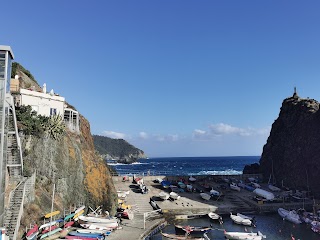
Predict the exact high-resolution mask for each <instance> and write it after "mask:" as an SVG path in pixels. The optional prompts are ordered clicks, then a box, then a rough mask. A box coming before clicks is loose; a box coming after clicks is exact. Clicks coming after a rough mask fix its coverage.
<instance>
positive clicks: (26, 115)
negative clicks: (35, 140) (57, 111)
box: [16, 106, 65, 140]
mask: <svg viewBox="0 0 320 240" xmlns="http://www.w3.org/2000/svg"><path fill="white" fill-rule="evenodd" d="M16 116H17V121H18V127H19V130H21V131H23V133H24V134H25V135H34V136H37V137H41V136H43V135H44V134H47V135H48V136H49V137H51V138H53V139H56V140H59V139H60V138H61V137H62V136H63V133H64V131H65V126H64V122H63V119H62V117H61V116H59V115H56V116H52V117H45V116H42V115H39V114H37V113H36V112H35V111H33V110H32V108H31V106H20V107H17V108H16Z"/></svg>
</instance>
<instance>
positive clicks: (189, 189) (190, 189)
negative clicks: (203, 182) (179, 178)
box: [186, 184, 193, 192]
mask: <svg viewBox="0 0 320 240" xmlns="http://www.w3.org/2000/svg"><path fill="white" fill-rule="evenodd" d="M186 190H187V191H188V192H192V190H193V186H192V185H191V184H187V189H186Z"/></svg>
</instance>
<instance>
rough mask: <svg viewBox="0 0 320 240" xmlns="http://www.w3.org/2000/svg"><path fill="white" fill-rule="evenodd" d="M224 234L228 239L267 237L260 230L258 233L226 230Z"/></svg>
mask: <svg viewBox="0 0 320 240" xmlns="http://www.w3.org/2000/svg"><path fill="white" fill-rule="evenodd" d="M224 236H225V237H226V238H227V239H236V240H247V239H248V240H261V239H262V238H266V236H265V235H263V234H262V233H261V232H260V231H258V232H257V233H253V232H251V233H247V232H226V231H224Z"/></svg>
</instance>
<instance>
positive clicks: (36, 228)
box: [26, 224, 38, 237]
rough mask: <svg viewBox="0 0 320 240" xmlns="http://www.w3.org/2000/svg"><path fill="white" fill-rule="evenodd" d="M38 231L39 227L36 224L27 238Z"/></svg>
mask: <svg viewBox="0 0 320 240" xmlns="http://www.w3.org/2000/svg"><path fill="white" fill-rule="evenodd" d="M37 231H38V225H37V224H35V225H34V226H33V228H31V229H30V230H29V231H28V232H27V234H26V237H29V236H31V235H32V234H33V233H35V232H37Z"/></svg>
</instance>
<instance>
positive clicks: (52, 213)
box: [44, 211, 60, 218]
mask: <svg viewBox="0 0 320 240" xmlns="http://www.w3.org/2000/svg"><path fill="white" fill-rule="evenodd" d="M59 213H60V211H55V212H51V213H47V214H46V215H44V217H45V218H49V217H53V216H55V215H58V214H59Z"/></svg>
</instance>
